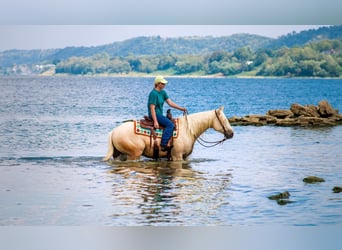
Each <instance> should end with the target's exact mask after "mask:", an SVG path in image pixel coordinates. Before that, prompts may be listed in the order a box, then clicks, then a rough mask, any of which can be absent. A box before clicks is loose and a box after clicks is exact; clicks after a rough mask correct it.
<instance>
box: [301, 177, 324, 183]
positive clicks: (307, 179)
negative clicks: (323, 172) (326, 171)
mask: <svg viewBox="0 0 342 250" xmlns="http://www.w3.org/2000/svg"><path fill="white" fill-rule="evenodd" d="M303 181H304V182H306V183H316V182H325V180H324V179H323V178H320V177H317V176H308V177H305V178H304V179H303Z"/></svg>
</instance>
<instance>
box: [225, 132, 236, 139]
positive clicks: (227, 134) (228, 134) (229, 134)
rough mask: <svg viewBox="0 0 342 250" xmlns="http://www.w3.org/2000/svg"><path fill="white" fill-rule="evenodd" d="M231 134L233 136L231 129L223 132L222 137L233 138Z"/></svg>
mask: <svg viewBox="0 0 342 250" xmlns="http://www.w3.org/2000/svg"><path fill="white" fill-rule="evenodd" d="M233 136H234V132H233V131H232V132H230V133H228V132H226V133H224V138H225V139H231V138H233Z"/></svg>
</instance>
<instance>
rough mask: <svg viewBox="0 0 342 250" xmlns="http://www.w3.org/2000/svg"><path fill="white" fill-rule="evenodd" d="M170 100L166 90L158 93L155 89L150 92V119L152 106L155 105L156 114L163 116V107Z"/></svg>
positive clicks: (148, 106) (148, 105)
mask: <svg viewBox="0 0 342 250" xmlns="http://www.w3.org/2000/svg"><path fill="white" fill-rule="evenodd" d="M167 99H169V96H168V95H167V93H166V91H165V90H163V89H162V90H161V91H160V92H158V91H157V90H155V89H153V90H152V91H151V92H150V95H149V96H148V102H147V110H148V115H149V117H152V116H151V110H150V104H154V105H155V107H156V108H155V109H156V114H161V115H162V114H163V105H164V102H165V101H166V100H167Z"/></svg>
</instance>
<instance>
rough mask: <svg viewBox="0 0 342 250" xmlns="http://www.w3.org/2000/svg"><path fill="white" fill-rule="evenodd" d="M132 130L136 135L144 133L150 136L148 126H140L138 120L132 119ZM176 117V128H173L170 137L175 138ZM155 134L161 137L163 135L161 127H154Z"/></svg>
mask: <svg viewBox="0 0 342 250" xmlns="http://www.w3.org/2000/svg"><path fill="white" fill-rule="evenodd" d="M133 122H134V132H135V133H136V134H138V135H146V136H151V129H149V128H142V127H141V126H140V121H137V120H134V121H133ZM178 127H179V126H178V119H176V129H174V130H173V133H172V137H173V138H177V137H178ZM154 131H155V132H156V136H157V137H158V138H161V137H162V135H163V131H164V130H163V129H155V130H154Z"/></svg>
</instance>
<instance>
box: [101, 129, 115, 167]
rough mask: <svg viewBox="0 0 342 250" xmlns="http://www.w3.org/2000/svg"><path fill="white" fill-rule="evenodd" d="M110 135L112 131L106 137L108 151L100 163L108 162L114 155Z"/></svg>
mask: <svg viewBox="0 0 342 250" xmlns="http://www.w3.org/2000/svg"><path fill="white" fill-rule="evenodd" d="M112 133H113V131H111V132H110V133H109V136H108V151H107V155H106V156H105V157H104V158H103V159H102V161H108V160H109V159H110V157H112V156H113V154H114V145H113V142H112Z"/></svg>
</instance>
